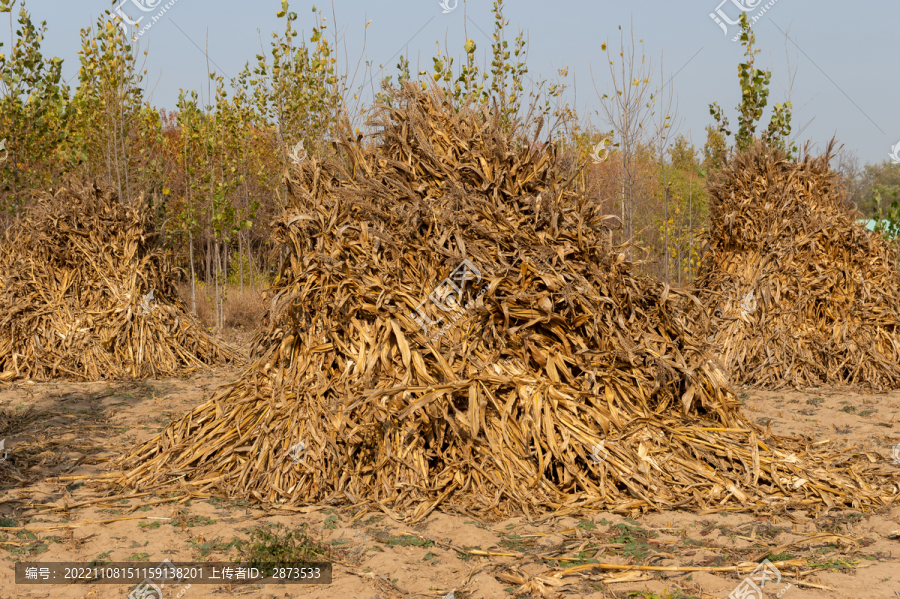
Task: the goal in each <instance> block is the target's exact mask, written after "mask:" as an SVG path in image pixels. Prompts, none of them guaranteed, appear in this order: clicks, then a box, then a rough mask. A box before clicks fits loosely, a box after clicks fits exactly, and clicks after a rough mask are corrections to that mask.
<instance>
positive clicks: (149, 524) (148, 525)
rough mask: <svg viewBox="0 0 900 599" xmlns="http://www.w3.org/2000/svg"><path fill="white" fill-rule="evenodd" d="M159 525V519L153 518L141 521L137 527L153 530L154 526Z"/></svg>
mask: <svg viewBox="0 0 900 599" xmlns="http://www.w3.org/2000/svg"><path fill="white" fill-rule="evenodd" d="M161 525H162V522H160V521H159V520H154V521H153V522H141V523H140V524H138V527H139V528H148V529H151V530H153V529H155V528H159V527H160V526H161Z"/></svg>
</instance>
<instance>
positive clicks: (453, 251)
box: [118, 86, 898, 521]
mask: <svg viewBox="0 0 900 599" xmlns="http://www.w3.org/2000/svg"><path fill="white" fill-rule="evenodd" d="M496 114H497V113H496V111H495V112H494V113H493V114H492V113H491V112H490V111H488V110H480V109H476V108H472V107H466V108H463V109H462V110H460V111H458V112H457V111H456V110H455V109H454V108H453V107H451V105H450V102H449V100H448V99H447V98H446V97H445V96H443V95H442V93H441V92H440V91H437V90H432V91H431V92H422V91H418V90H417V89H416V88H415V87H410V86H407V87H405V88H404V89H403V90H402V91H398V92H395V94H394V96H393V98H392V107H386V106H385V107H381V108H380V109H379V111H378V113H377V115H376V116H375V120H374V123H373V124H375V125H376V126H377V127H379V129H380V132H379V134H378V135H377V138H376V142H377V143H376V144H375V148H374V149H372V148H371V147H370V146H364V145H363V144H362V143H361V142H360V141H358V140H356V139H345V140H342V141H340V146H341V147H342V148H343V153H344V155H345V156H346V158H347V162H346V163H342V164H337V163H331V162H324V163H323V162H320V161H318V160H316V159H315V158H310V159H308V160H306V161H304V162H302V163H300V164H298V165H297V166H296V167H295V168H294V169H293V172H292V175H291V177H290V178H289V180H288V187H289V191H290V196H291V201H292V211H291V212H290V213H288V214H286V215H285V216H284V218H283V219H281V220H280V221H279V222H278V223H277V224H276V227H275V234H276V238H277V240H278V241H279V242H280V243H281V244H282V245H283V246H284V247H285V248H286V251H287V255H288V259H287V260H286V261H285V265H284V268H283V270H282V272H281V273H280V277H279V278H278V280H277V282H276V283H275V287H274V289H273V290H272V295H273V302H272V318H271V319H270V320H271V325H270V328H269V329H268V330H265V331H263V332H262V333H261V334H260V335H259V336H258V337H257V339H256V341H255V350H254V355H255V356H256V362H255V363H254V364H253V366H251V367H250V368H249V369H248V370H247V371H246V372H245V373H244V374H243V376H242V377H241V378H240V379H239V380H238V381H236V382H235V383H233V384H231V385H228V386H226V387H224V388H222V389H221V390H219V392H218V393H216V394H215V395H214V396H213V397H212V399H211V400H210V401H209V402H207V403H206V404H204V405H202V406H200V407H198V408H196V409H194V410H193V411H192V412H191V413H190V414H187V415H185V416H184V417H183V418H181V419H180V420H178V421H176V422H174V423H172V424H171V425H170V426H169V427H167V429H166V430H165V431H164V432H163V433H161V434H160V435H158V436H157V437H155V438H154V439H152V440H151V441H149V442H148V443H146V444H143V445H141V446H139V447H137V448H135V449H134V450H133V451H131V452H129V453H128V454H127V455H124V456H123V457H122V458H121V459H120V460H119V465H120V466H121V467H122V468H123V469H124V471H123V473H122V476H121V478H120V479H119V480H118V484H119V485H123V486H126V487H132V488H134V489H137V490H150V489H153V490H157V491H158V490H165V489H169V488H172V489H176V488H182V489H183V488H184V487H187V488H191V489H193V490H196V491H197V492H210V493H221V494H224V495H229V496H232V497H242V498H246V499H251V500H255V501H258V502H261V503H263V504H289V505H301V504H306V503H312V502H323V501H340V502H350V503H358V502H365V501H369V502H372V504H374V507H375V509H381V510H384V511H385V512H387V513H389V514H391V515H392V516H394V517H405V518H406V519H408V520H412V521H415V520H419V519H422V518H424V517H425V516H427V515H428V514H429V513H430V512H431V511H432V510H434V509H436V508H439V507H445V506H453V507H454V508H456V509H461V510H465V511H466V512H467V513H478V514H481V515H483V516H485V517H501V516H504V515H509V514H513V513H516V514H520V513H525V514H533V513H536V512H542V511H546V510H559V509H564V508H575V507H592V508H598V509H599V508H608V509H617V510H625V511H628V510H633V509H656V508H662V507H675V506H689V507H694V508H703V509H705V508H708V507H710V506H713V507H718V508H722V509H725V508H724V507H722V506H745V507H746V506H750V507H756V508H759V509H769V508H770V507H771V506H772V505H773V504H774V505H781V506H783V505H784V504H786V503H792V504H804V503H806V504H812V505H819V504H827V505H836V504H848V505H850V504H853V505H857V506H873V505H882V504H883V503H885V502H888V501H891V500H892V499H893V498H894V497H896V495H897V492H898V488H897V484H896V482H893V481H891V480H889V479H888V478H887V477H886V473H887V470H888V468H887V466H884V465H878V464H876V463H874V460H872V461H870V460H869V459H867V457H866V456H859V455H855V454H854V453H853V452H843V453H838V452H828V451H825V450H821V449H818V450H813V449H811V448H809V447H807V446H806V445H805V444H803V443H800V442H798V441H796V440H781V439H777V438H775V437H773V436H771V435H768V434H767V432H766V431H763V430H761V429H760V428H759V427H757V426H756V425H755V424H753V423H751V422H749V421H748V420H746V419H745V418H744V417H743V416H742V415H741V413H740V411H739V402H738V401H737V399H736V398H735V396H734V394H733V392H732V391H731V390H730V389H729V386H728V382H727V380H726V378H725V376H724V374H723V372H722V371H721V370H719V368H718V367H717V366H716V365H715V363H714V360H713V357H712V354H711V352H710V345H709V343H708V342H707V341H706V337H707V336H708V335H709V334H710V329H709V327H708V323H707V319H706V318H705V312H704V311H703V309H702V307H701V306H700V304H699V301H698V300H697V299H696V298H695V297H693V296H690V295H688V294H686V293H684V292H681V291H677V290H673V289H670V288H668V287H667V286H666V285H664V284H662V283H660V282H657V281H654V280H650V279H647V278H636V277H634V276H633V275H632V272H631V269H632V265H631V264H630V263H628V262H627V261H626V260H625V257H624V255H623V254H622V253H621V252H620V251H619V249H617V248H610V247H609V246H608V240H609V235H608V233H609V227H610V226H611V219H610V218H609V217H607V216H605V215H603V214H602V213H601V212H600V207H599V205H598V203H597V202H596V200H594V199H592V198H589V197H586V196H584V195H580V194H577V193H575V192H573V191H572V190H571V188H570V187H569V186H568V185H567V181H565V180H563V179H562V176H561V175H560V173H561V172H562V170H563V169H562V168H561V167H560V165H559V160H560V158H559V157H558V156H557V154H556V150H555V149H554V147H553V146H552V144H550V145H548V146H546V147H544V148H543V149H541V150H539V151H534V150H532V149H530V148H531V147H532V144H528V143H524V142H523V140H522V139H521V137H520V136H521V135H522V134H523V133H522V131H521V130H518V129H516V128H514V129H513V131H511V132H507V131H504V130H503V129H502V128H501V127H500V124H499V122H498V120H497V117H496ZM465 261H469V262H468V264H469V265H470V266H471V267H472V268H469V269H468V271H467V272H468V275H470V276H469V277H458V278H455V279H452V280H454V281H455V282H457V283H459V284H460V285H459V286H461V287H462V292H461V294H460V295H461V296H462V299H461V301H460V302H459V303H460V304H462V305H469V304H468V302H470V301H471V302H472V303H471V306H470V307H469V308H468V309H462V310H452V309H451V310H450V311H449V312H444V311H443V310H441V309H440V308H437V307H434V306H432V305H431V303H432V302H430V301H429V302H426V304H425V305H424V307H420V305H421V302H422V301H423V300H426V299H427V298H429V296H430V295H431V294H432V292H433V291H434V290H435V289H437V290H438V291H439V292H438V293H435V294H433V295H432V297H434V298H435V299H436V301H438V302H441V303H443V305H444V306H445V307H448V305H449V306H450V307H451V308H452V303H450V302H447V300H446V294H445V293H443V291H446V290H447V288H448V285H447V283H446V277H448V275H450V276H452V275H454V273H455V274H459V273H460V269H459V265H460V264H464V263H465ZM473 269H474V270H473ZM476 271H477V272H476ZM442 282H443V283H442ZM463 283H464V285H463ZM451 290H452V288H451ZM417 308H420V309H421V310H422V313H421V314H419V313H417V312H416V309H417ZM439 316H444V317H445V321H446V320H447V319H449V318H450V317H451V316H452V318H455V320H453V321H452V324H451V325H450V326H449V327H448V328H447V329H446V330H444V329H443V327H442V325H443V323H440V324H437V325H434V326H431V327H430V328H429V327H428V326H425V327H423V326H422V325H421V323H423V322H424V323H426V325H427V322H428V321H434V320H437V318H438V317H439ZM417 320H418V321H419V322H417ZM439 331H444V332H443V334H438V332H439ZM598 447H599V448H600V449H597V448H598Z"/></svg>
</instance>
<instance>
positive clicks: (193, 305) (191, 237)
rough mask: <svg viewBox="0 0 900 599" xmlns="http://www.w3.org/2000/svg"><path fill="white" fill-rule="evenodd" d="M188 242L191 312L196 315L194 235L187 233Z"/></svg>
mask: <svg viewBox="0 0 900 599" xmlns="http://www.w3.org/2000/svg"><path fill="white" fill-rule="evenodd" d="M188 242H189V243H190V246H191V256H190V260H191V312H193V313H194V316H196V315H197V275H196V274H195V273H194V233H193V232H191V231H188Z"/></svg>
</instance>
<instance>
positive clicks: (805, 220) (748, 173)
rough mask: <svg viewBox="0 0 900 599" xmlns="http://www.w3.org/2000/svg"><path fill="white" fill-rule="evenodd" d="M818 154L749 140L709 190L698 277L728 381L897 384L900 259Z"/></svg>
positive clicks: (827, 156)
mask: <svg viewBox="0 0 900 599" xmlns="http://www.w3.org/2000/svg"><path fill="white" fill-rule="evenodd" d="M833 147H834V144H833V142H832V144H831V145H829V147H828V150H827V151H826V153H825V154H824V155H823V156H819V157H817V158H810V157H809V156H807V157H806V158H805V159H803V160H802V161H800V162H794V161H791V160H789V159H788V158H787V157H786V156H785V155H784V154H783V153H782V152H781V151H780V150H777V149H773V148H769V147H766V146H764V145H762V144H760V145H757V146H756V147H755V148H753V149H752V150H749V151H747V152H745V153H742V154H739V155H738V156H736V158H735V159H734V160H733V162H732V163H731V164H730V165H729V166H728V167H727V168H726V169H725V170H724V171H723V172H722V173H721V174H720V176H719V177H718V178H717V179H716V180H714V181H713V182H712V183H711V185H710V198H711V219H712V223H711V230H710V239H709V245H710V253H709V254H708V256H707V258H706V260H705V261H704V264H703V266H702V268H701V271H700V274H699V277H698V280H697V282H696V285H697V288H698V294H699V295H700V297H701V298H702V300H703V301H704V303H705V304H706V306H707V307H708V309H709V312H710V314H711V315H712V316H713V322H714V325H715V334H714V341H715V343H716V345H717V346H718V348H719V351H720V352H721V356H722V358H723V360H724V363H725V366H726V367H727V369H728V370H729V371H730V373H731V375H732V377H733V379H734V380H736V381H737V382H739V383H744V384H748V385H752V386H754V387H760V388H771V389H778V388H781V387H786V386H793V387H798V388H803V387H817V386H824V385H829V386H834V385H837V386H862V387H868V388H872V389H875V390H881V389H896V388H898V387H900V271H898V268H897V267H898V263H900V255H898V252H897V248H896V246H895V245H893V244H892V243H891V242H890V241H888V240H886V239H884V238H883V237H881V236H880V235H879V234H877V233H872V232H870V231H867V230H866V228H865V227H863V226H862V225H860V224H859V223H858V222H857V221H856V217H855V216H854V214H853V212H852V210H851V208H850V207H849V206H848V205H847V204H846V202H845V201H844V199H843V195H842V192H841V187H840V185H839V184H840V181H839V176H838V175H837V174H836V173H834V172H832V171H831V170H830V168H829V161H830V159H831V156H832V155H833Z"/></svg>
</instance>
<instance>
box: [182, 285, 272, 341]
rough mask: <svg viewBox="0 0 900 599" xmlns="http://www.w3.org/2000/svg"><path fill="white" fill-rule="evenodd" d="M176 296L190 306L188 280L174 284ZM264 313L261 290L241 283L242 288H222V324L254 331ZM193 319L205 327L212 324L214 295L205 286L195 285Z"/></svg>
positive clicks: (213, 322)
mask: <svg viewBox="0 0 900 599" xmlns="http://www.w3.org/2000/svg"><path fill="white" fill-rule="evenodd" d="M176 287H177V290H178V295H180V296H181V298H182V300H184V303H185V304H186V305H187V307H188V310H190V308H191V285H190V283H187V282H184V283H178V284H177V285H176ZM265 314H266V305H265V302H264V301H263V298H262V291H261V290H259V289H257V290H255V291H251V290H250V288H249V287H247V286H246V285H245V286H244V290H243V291H241V288H240V287H238V286H237V285H228V286H227V287H226V291H225V326H226V327H228V328H234V329H239V330H241V331H245V332H246V331H251V332H252V331H256V330H257V329H259V328H260V327H262V326H263V318H264V317H265ZM197 319H198V320H199V321H200V322H201V323H202V324H203V325H204V326H206V327H209V328H213V327H214V326H215V322H216V318H215V298H214V296H212V294H210V293H209V290H208V288H207V287H206V286H205V285H203V284H201V283H198V284H197Z"/></svg>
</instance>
